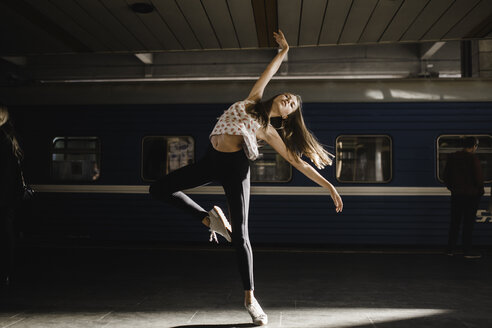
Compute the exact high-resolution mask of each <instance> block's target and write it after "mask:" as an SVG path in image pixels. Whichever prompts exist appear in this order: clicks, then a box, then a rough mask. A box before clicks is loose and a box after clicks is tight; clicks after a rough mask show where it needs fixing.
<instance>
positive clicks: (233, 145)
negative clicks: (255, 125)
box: [210, 134, 244, 153]
mask: <svg viewBox="0 0 492 328" xmlns="http://www.w3.org/2000/svg"><path fill="white" fill-rule="evenodd" d="M210 142H211V143H212V146H213V147H214V149H215V150H218V151H220V152H223V153H232V152H235V151H238V150H241V149H242V148H243V146H242V145H243V142H244V139H243V136H236V135H231V134H218V135H215V136H211V137H210Z"/></svg>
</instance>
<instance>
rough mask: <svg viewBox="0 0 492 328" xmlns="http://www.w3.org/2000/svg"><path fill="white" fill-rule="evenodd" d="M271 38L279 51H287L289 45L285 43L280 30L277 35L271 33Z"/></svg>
mask: <svg viewBox="0 0 492 328" xmlns="http://www.w3.org/2000/svg"><path fill="white" fill-rule="evenodd" d="M273 37H274V38H275V41H276V42H277V43H278V46H279V47H280V48H281V49H287V50H289V44H288V43H287V40H286V39H285V36H284V33H282V31H281V30H278V33H276V32H273Z"/></svg>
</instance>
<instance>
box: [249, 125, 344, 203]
mask: <svg viewBox="0 0 492 328" xmlns="http://www.w3.org/2000/svg"><path fill="white" fill-rule="evenodd" d="M256 135H257V137H258V138H260V139H263V140H265V142H266V143H268V144H269V145H270V146H272V147H273V149H275V151H276V152H277V153H279V154H280V156H282V157H283V158H285V160H286V161H288V162H289V163H290V164H292V166H294V167H295V168H296V169H298V170H299V171H300V172H301V173H302V174H304V175H305V176H307V177H308V178H309V179H311V180H312V181H314V182H316V183H317V184H319V185H320V186H321V187H324V188H326V189H328V190H329V191H330V196H331V198H332V199H333V203H334V204H335V208H336V211H337V212H341V211H342V210H343V202H342V198H341V197H340V195H339V194H338V192H337V190H336V189H335V187H334V186H333V185H332V184H331V183H330V182H329V181H328V180H326V179H325V178H323V176H322V175H321V174H319V173H318V172H317V171H316V170H315V169H314V168H313V167H312V166H311V165H309V164H308V163H306V162H305V161H303V160H302V159H301V158H299V157H298V156H295V155H292V154H291V153H289V151H288V150H287V147H286V146H285V143H284V142H283V140H282V138H280V136H279V134H278V132H277V131H276V130H275V128H274V127H272V126H268V127H267V128H264V129H260V130H258V132H257V134H256Z"/></svg>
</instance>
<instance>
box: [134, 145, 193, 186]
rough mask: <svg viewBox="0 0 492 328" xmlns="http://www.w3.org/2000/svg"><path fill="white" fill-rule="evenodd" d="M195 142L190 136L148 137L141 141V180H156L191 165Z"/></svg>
mask: <svg viewBox="0 0 492 328" xmlns="http://www.w3.org/2000/svg"><path fill="white" fill-rule="evenodd" d="M194 160H195V141H194V139H193V138H192V137H190V136H148V137H144V138H143V141H142V178H143V179H144V180H146V181H154V180H157V179H159V178H161V177H163V176H164V175H166V174H168V173H170V172H172V171H174V170H177V169H179V168H180V167H183V166H186V165H188V164H192V163H193V162H194Z"/></svg>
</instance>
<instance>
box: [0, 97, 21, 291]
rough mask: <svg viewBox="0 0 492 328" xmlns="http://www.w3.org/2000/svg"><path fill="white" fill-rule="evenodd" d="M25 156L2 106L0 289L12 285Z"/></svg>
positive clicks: (0, 133) (0, 115)
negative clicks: (15, 219)
mask: <svg viewBox="0 0 492 328" xmlns="http://www.w3.org/2000/svg"><path fill="white" fill-rule="evenodd" d="M22 157H23V153H22V149H21V148H20V146H19V142H18V141H17V138H16V136H15V131H14V126H13V124H12V122H11V120H10V119H9V112H8V109H7V107H6V106H4V105H2V104H0V286H2V285H3V286H6V285H9V284H10V280H11V277H12V273H13V269H14V245H15V234H14V218H15V209H16V208H17V207H18V206H19V204H20V201H21V198H22V192H23V184H22V177H21V174H22V173H21V168H20V165H19V163H20V161H21V160H22Z"/></svg>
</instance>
